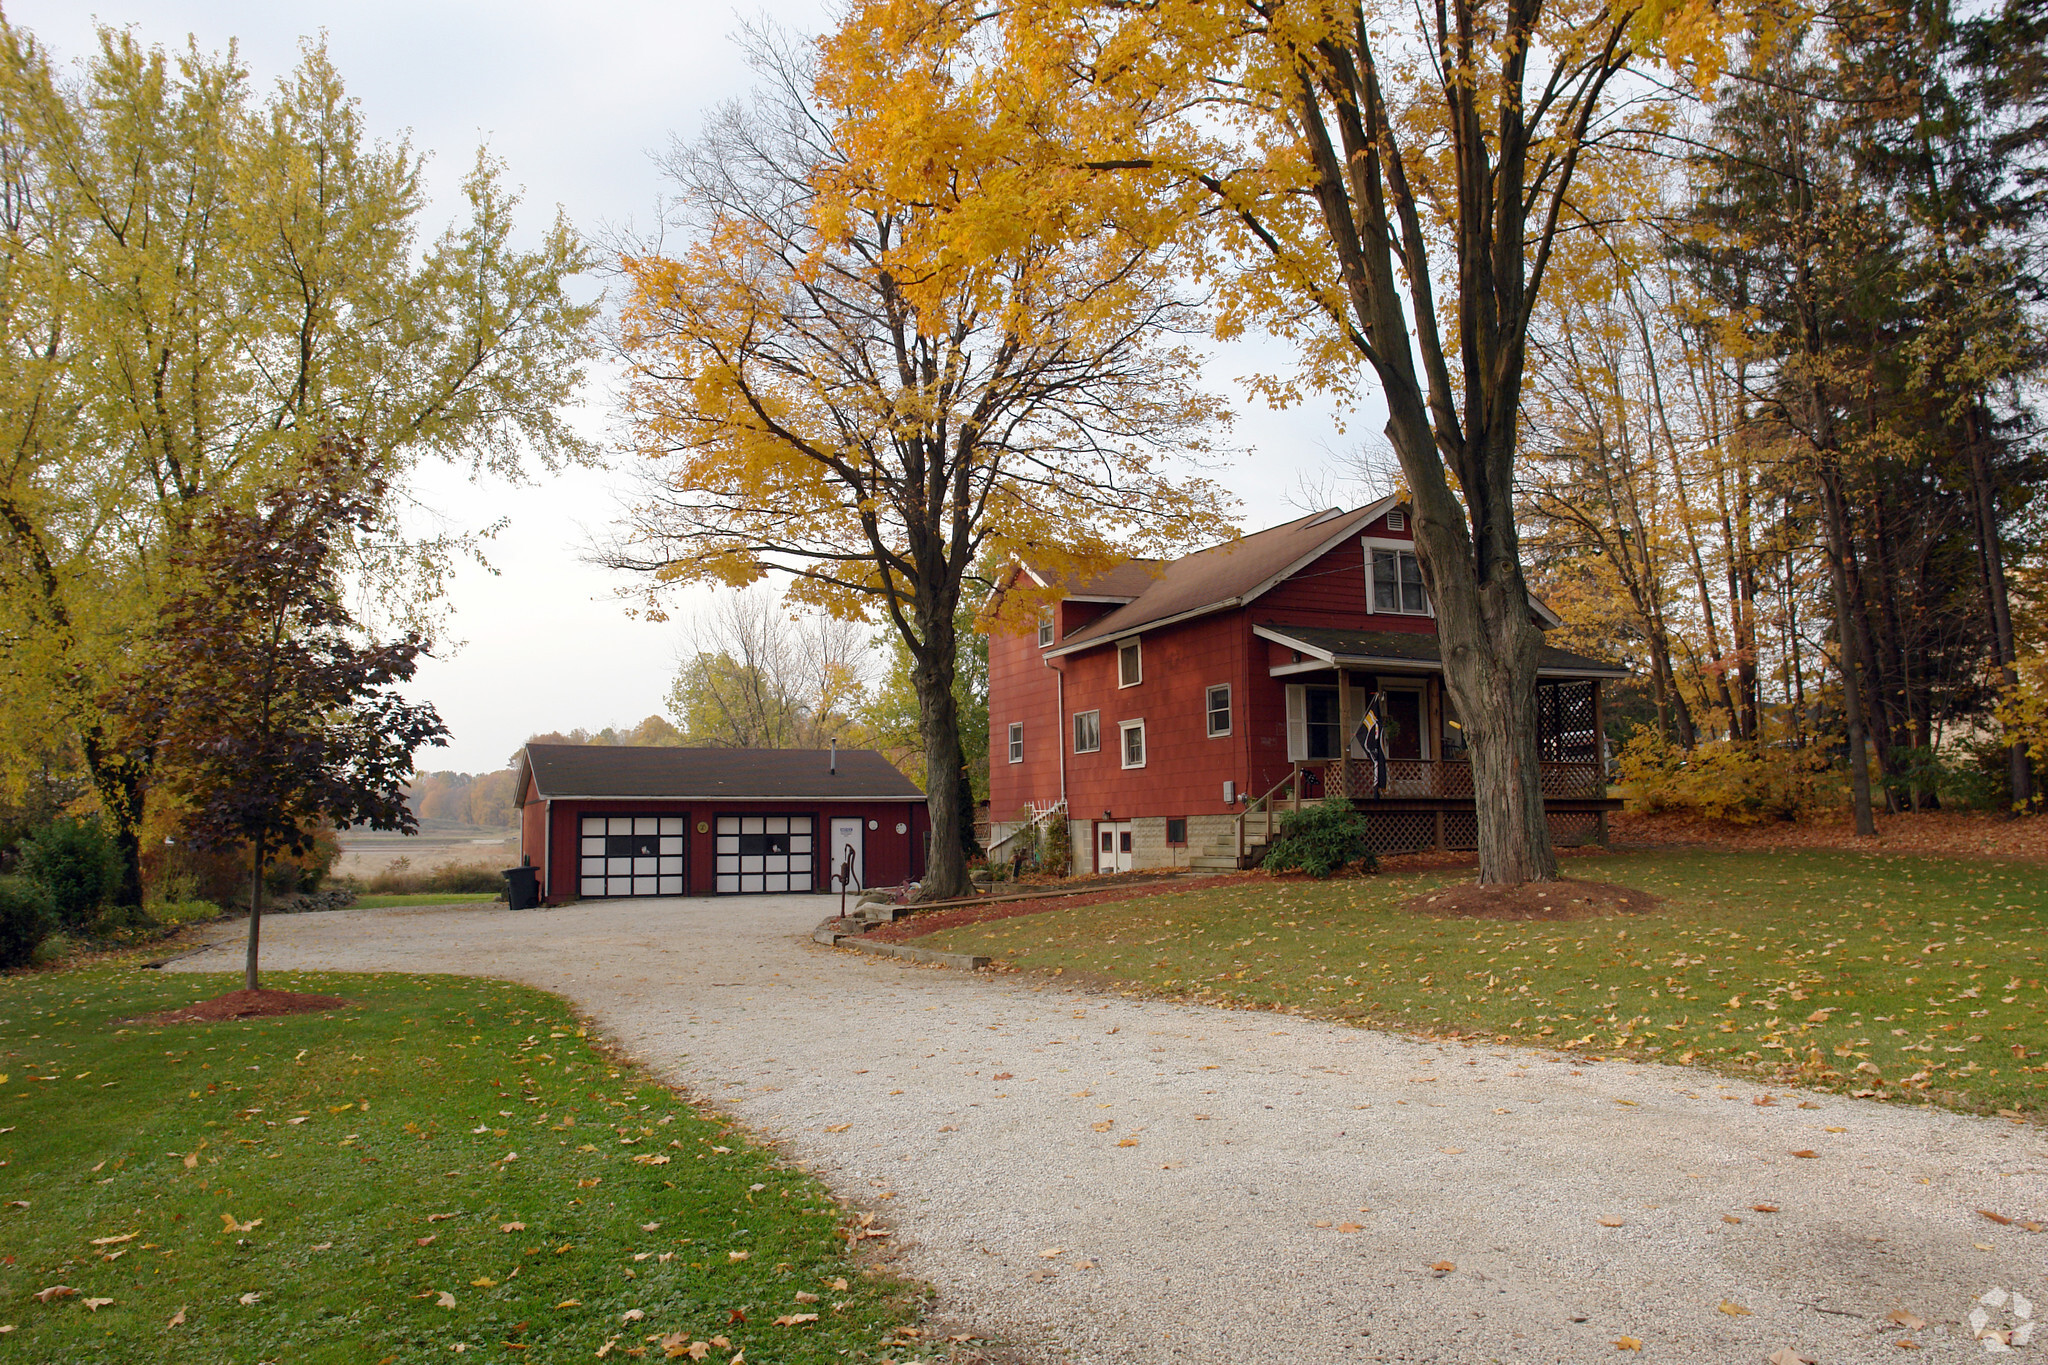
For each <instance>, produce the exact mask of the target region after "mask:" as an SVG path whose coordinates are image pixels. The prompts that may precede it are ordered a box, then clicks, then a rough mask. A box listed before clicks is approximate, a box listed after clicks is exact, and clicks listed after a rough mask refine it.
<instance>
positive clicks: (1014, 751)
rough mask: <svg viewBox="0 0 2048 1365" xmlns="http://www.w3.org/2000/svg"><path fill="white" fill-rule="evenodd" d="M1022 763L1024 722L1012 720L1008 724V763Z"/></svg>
mask: <svg viewBox="0 0 2048 1365" xmlns="http://www.w3.org/2000/svg"><path fill="white" fill-rule="evenodd" d="M1023 761H1024V722H1023V721H1021V720H1013V721H1011V722H1010V762H1012V763H1022V762H1023Z"/></svg>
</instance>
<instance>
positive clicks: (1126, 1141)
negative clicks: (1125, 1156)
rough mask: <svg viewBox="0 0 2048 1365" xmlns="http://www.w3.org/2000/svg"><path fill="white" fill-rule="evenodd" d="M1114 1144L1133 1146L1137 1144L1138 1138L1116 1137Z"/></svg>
mask: <svg viewBox="0 0 2048 1365" xmlns="http://www.w3.org/2000/svg"><path fill="white" fill-rule="evenodd" d="M1116 1145H1117V1146H1119V1147H1135V1146H1137V1145H1138V1140H1137V1139H1136V1138H1118V1139H1117V1141H1116Z"/></svg>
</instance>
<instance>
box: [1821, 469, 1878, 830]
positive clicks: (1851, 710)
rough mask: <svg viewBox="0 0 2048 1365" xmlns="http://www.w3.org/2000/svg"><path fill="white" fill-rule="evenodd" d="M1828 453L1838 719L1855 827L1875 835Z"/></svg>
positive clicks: (1836, 489) (1843, 536)
mask: <svg viewBox="0 0 2048 1365" xmlns="http://www.w3.org/2000/svg"><path fill="white" fill-rule="evenodd" d="M1828 458H1829V456H1828V453H1827V452H1825V451H1823V452H1822V453H1821V460H1822V465H1821V471H1820V488H1821V503H1822V514H1823V515H1822V520H1823V522H1824V524H1825V526H1826V528H1827V556H1828V585H1829V587H1830V589H1831V590H1832V594H1833V597H1834V599H1835V601H1834V605H1835V636H1836V639H1835V648H1836V649H1837V650H1838V651H1839V652H1840V654H1841V656H1842V718H1843V720H1844V722H1845V724H1846V727H1847V729H1848V731H1849V791H1850V794H1851V798H1852V799H1853V801H1854V803H1855V808H1856V832H1857V833H1858V834H1863V835H1869V836H1872V837H1875V836H1876V834H1877V820H1876V817H1875V816H1873V815H1872V814H1871V810H1870V757H1869V755H1868V753H1867V752H1866V751H1865V745H1864V739H1863V698H1862V696H1861V686H1862V682H1861V679H1860V678H1859V677H1858V674H1859V672H1860V670H1859V669H1858V668H1857V666H1856V656H1857V653H1858V644H1859V641H1858V636H1857V631H1856V623H1855V621H1854V619H1853V614H1852V612H1851V609H1850V605H1849V591H1850V589H1849V570H1848V566H1847V564H1846V563H1844V559H1845V556H1846V555H1847V553H1848V550H1847V546H1846V542H1847V540H1848V536H1849V528H1848V515H1847V512H1846V510H1845V509H1844V508H1843V506H1842V490H1841V487H1840V485H1839V484H1838V483H1837V482H1836V481H1835V474H1834V471H1833V470H1832V469H1831V468H1830V467H1829V466H1828V464H1827V460H1828Z"/></svg>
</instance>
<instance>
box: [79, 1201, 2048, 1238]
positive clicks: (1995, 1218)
mask: <svg viewBox="0 0 2048 1365" xmlns="http://www.w3.org/2000/svg"><path fill="white" fill-rule="evenodd" d="M1977 1212H1978V1214H1979V1215H1980V1216H1982V1217H1985V1218H1989V1219H1990V1220H1991V1221H1992V1222H1994V1223H1996V1224H1998V1226H2000V1227H2002V1228H2009V1227H2011V1226H2012V1219H2010V1218H2008V1217H2006V1216H2005V1215H2004V1214H2002V1213H1993V1212H1992V1211H1991V1210H1990V1209H1978V1210H1977ZM93 1245H94V1246H98V1245H99V1243H98V1242H94V1243H93Z"/></svg>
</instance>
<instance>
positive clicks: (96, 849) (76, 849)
mask: <svg viewBox="0 0 2048 1365" xmlns="http://www.w3.org/2000/svg"><path fill="white" fill-rule="evenodd" d="M21 872H22V875H23V876H25V877H27V878H28V879H29V880H30V881H32V882H34V883H35V884H36V885H37V886H39V887H41V888H42V889H43V894H44V895H46V896H47V897H48V898H49V903H50V909H51V910H52V911H53V912H54V913H55V914H56V916H57V923H58V925H59V927H61V928H64V929H87V928H90V927H91V926H92V924H93V922H94V921H96V920H97V919H99V917H100V910H101V909H102V908H103V907H104V906H105V905H106V903H107V902H108V901H109V900H111V899H113V896H114V892H115V890H116V889H118V888H119V887H120V885H121V851H120V850H119V849H117V848H116V847H115V846H114V841H113V839H111V838H110V837H108V835H107V833H106V831H105V830H103V829H101V828H100V823H99V821H97V820H73V819H70V818H69V817H66V818H63V819H59V820H53V821H51V822H50V823H49V824H47V825H45V826H43V828H41V829H39V830H37V831H36V832H35V833H34V834H32V835H30V836H29V837H28V838H26V839H24V840H22V846H21Z"/></svg>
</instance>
